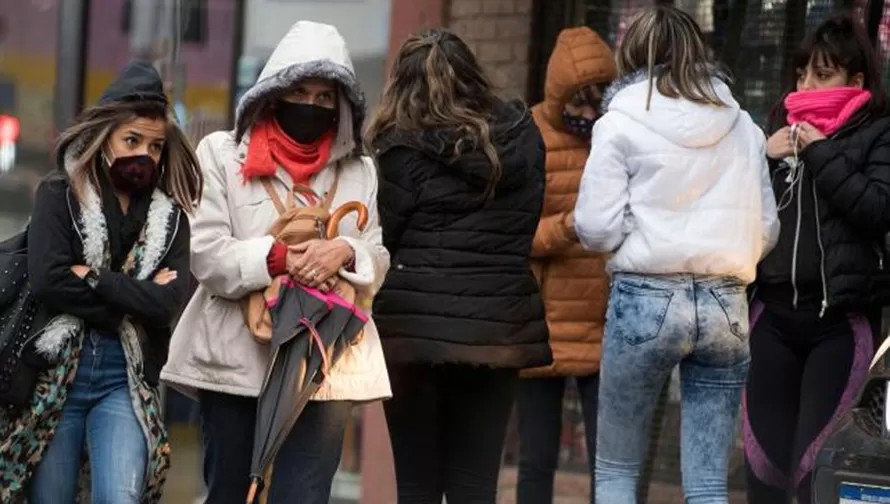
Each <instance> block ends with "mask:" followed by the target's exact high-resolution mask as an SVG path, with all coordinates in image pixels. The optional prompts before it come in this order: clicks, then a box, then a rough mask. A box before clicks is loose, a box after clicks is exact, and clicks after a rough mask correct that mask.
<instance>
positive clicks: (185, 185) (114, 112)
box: [56, 101, 204, 213]
mask: <svg viewBox="0 0 890 504" xmlns="http://www.w3.org/2000/svg"><path fill="white" fill-rule="evenodd" d="M139 117H142V118H146V119H164V120H165V121H166V123H167V131H166V141H165V142H164V151H163V153H162V155H161V162H160V165H159V168H162V169H163V173H162V175H161V177H160V179H159V181H158V186H159V187H160V189H161V190H162V191H164V192H165V193H166V194H167V195H168V196H170V197H171V198H173V200H174V201H176V203H177V204H178V205H179V206H180V207H182V209H183V210H185V211H186V212H189V213H192V212H193V211H194V210H195V208H196V207H197V205H198V202H199V201H200V199H201V192H202V189H203V186H204V177H203V175H202V173H201V168H200V166H199V165H198V156H197V155H196V154H195V151H194V149H192V146H191V144H190V143H189V141H188V138H186V136H185V133H183V131H182V130H181V129H180V128H179V126H177V124H176V121H175V120H174V119H173V118H172V115H171V114H170V112H169V111H168V110H167V108H166V107H165V106H164V105H163V104H161V103H158V102H150V101H132V102H130V101H121V102H111V103H107V104H102V105H96V106H94V107H90V108H88V109H86V110H84V111H83V112H82V113H81V114H80V115H79V116H78V117H77V118H76V119H75V120H74V123H73V124H72V125H71V126H70V127H69V128H68V129H66V130H65V131H63V132H62V134H61V135H59V140H58V142H57V143H56V159H57V160H58V163H59V165H60V168H61V169H63V170H65V169H66V166H65V165H66V163H67V162H69V160H73V162H74V166H73V168H72V169H71V170H70V178H71V188H72V190H73V192H74V195H75V197H77V199H78V201H81V202H83V198H84V193H85V190H86V187H87V185H90V186H92V187H93V188H94V189H95V190H96V191H97V192H98V191H101V187H100V185H99V176H98V172H97V171H96V169H97V163H96V161H97V156H100V155H101V153H102V148H103V146H104V145H105V144H106V143H107V142H108V141H109V138H110V136H111V133H112V132H113V131H114V130H115V129H116V128H118V127H119V126H120V125H122V124H126V123H127V122H129V121H132V120H134V119H136V118H139Z"/></svg>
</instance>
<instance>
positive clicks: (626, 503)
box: [596, 274, 750, 504]
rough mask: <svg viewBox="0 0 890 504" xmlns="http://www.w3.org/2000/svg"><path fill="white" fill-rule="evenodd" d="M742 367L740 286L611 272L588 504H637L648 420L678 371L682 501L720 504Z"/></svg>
mask: <svg viewBox="0 0 890 504" xmlns="http://www.w3.org/2000/svg"><path fill="white" fill-rule="evenodd" d="M749 360H750V352H749V349H748V303H747V298H746V295H745V286H744V285H743V284H742V283H740V282H739V281H737V280H734V279H731V278H714V277H698V276H693V275H668V276H637V275H629V274H616V275H615V277H614V279H613V282H612V291H611V294H610V297H609V308H608V312H607V314H606V334H605V342H604V346H603V357H602V364H601V369H600V399H599V417H598V422H597V430H598V432H597V452H596V500H597V502H598V503H599V504H633V503H635V502H636V487H637V478H638V477H639V473H640V467H641V465H642V462H643V458H644V457H645V455H646V445H647V440H648V436H647V434H648V433H649V428H650V424H651V422H652V412H653V410H654V409H655V405H656V403H657V401H658V395H659V393H660V391H661V388H662V386H663V385H664V383H665V380H667V379H668V378H669V375H670V373H671V371H672V370H673V368H674V367H675V366H676V365H678V364H679V365H680V381H681V391H682V398H683V399H682V404H681V430H682V434H681V447H682V449H681V467H682V472H683V490H684V493H685V495H686V502H687V503H688V504H726V503H727V502H728V496H727V488H726V478H727V471H728V470H729V468H728V465H729V453H730V449H731V445H732V441H733V436H734V433H735V425H736V418H737V416H738V411H739V401H740V398H741V393H742V388H743V387H744V385H745V379H746V377H747V373H748V362H749Z"/></svg>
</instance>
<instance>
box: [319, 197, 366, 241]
mask: <svg viewBox="0 0 890 504" xmlns="http://www.w3.org/2000/svg"><path fill="white" fill-rule="evenodd" d="M352 212H356V213H358V222H357V224H356V226H357V227H358V230H359V231H364V230H365V226H367V225H368V207H366V206H365V205H363V204H361V203H359V202H358V201H349V202H346V203H344V204H342V205H340V206H339V207H337V209H336V210H334V211H333V212H332V213H331V217H330V219H328V229H327V239H328V240H333V239H334V238H336V237H337V236H339V235H340V221H341V220H343V217H346V216H347V215H348V214H350V213H352Z"/></svg>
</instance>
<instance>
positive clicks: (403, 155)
mask: <svg viewBox="0 0 890 504" xmlns="http://www.w3.org/2000/svg"><path fill="white" fill-rule="evenodd" d="M420 161H421V160H420V159H419V156H418V155H417V153H416V152H415V151H413V150H411V149H408V148H406V147H397V148H394V149H391V150H388V151H386V152H385V153H383V155H381V156H380V157H379V158H378V159H377V163H378V166H379V172H380V187H379V189H378V191H377V209H378V211H379V212H380V227H381V228H382V229H383V246H384V247H386V250H388V251H389V254H390V256H391V257H394V256H395V254H396V252H397V251H398V249H399V244H400V243H401V240H402V233H404V231H405V226H406V225H407V224H408V220H409V219H410V217H411V213H412V212H413V211H414V202H415V201H416V195H415V184H414V182H413V173H412V172H413V171H414V169H415V166H416V165H417V163H418V162H420Z"/></svg>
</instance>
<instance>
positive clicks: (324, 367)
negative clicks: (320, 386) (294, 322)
mask: <svg viewBox="0 0 890 504" xmlns="http://www.w3.org/2000/svg"><path fill="white" fill-rule="evenodd" d="M300 324H302V325H303V326H305V327H306V328H307V329H309V334H311V335H312V341H313V342H314V343H315V346H316V347H317V348H318V351H319V352H321V375H322V376H323V377H324V378H325V379H327V377H328V375H329V374H330V372H331V361H330V359H328V352H327V350H326V349H325V347H324V343H323V342H322V341H321V336H320V335H319V334H318V330H317V329H316V328H315V324H313V323H312V322H311V321H310V320H309V319H307V318H306V317H303V318H302V319H300Z"/></svg>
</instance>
